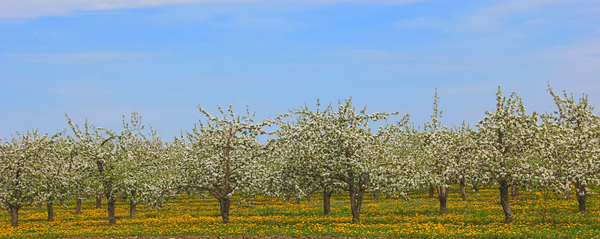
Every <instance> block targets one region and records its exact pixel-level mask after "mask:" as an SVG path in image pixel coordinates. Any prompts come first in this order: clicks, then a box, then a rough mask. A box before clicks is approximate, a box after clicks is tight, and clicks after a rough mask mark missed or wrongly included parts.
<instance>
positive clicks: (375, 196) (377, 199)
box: [373, 190, 379, 202]
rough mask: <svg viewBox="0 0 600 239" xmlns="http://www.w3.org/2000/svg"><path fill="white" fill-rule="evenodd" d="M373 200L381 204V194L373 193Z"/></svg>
mask: <svg viewBox="0 0 600 239" xmlns="http://www.w3.org/2000/svg"><path fill="white" fill-rule="evenodd" d="M373 200H375V202H379V193H377V190H374V191H373Z"/></svg>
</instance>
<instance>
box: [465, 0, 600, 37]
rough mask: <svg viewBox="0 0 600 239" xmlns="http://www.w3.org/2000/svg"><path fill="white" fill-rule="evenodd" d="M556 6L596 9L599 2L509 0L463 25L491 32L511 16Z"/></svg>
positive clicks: (538, 20) (591, 0)
mask: <svg viewBox="0 0 600 239" xmlns="http://www.w3.org/2000/svg"><path fill="white" fill-rule="evenodd" d="M556 5H567V6H571V7H572V6H580V8H578V9H597V8H598V7H599V6H598V5H599V2H598V1H596V0H527V1H523V0H510V1H505V2H501V3H498V4H496V5H493V6H490V7H486V8H483V9H481V10H479V11H477V12H476V13H475V14H473V15H471V16H468V17H465V18H464V23H465V27H466V28H467V29H472V30H483V31H491V30H495V29H496V28H498V27H499V26H501V25H502V24H503V23H504V22H505V21H506V20H507V19H509V18H510V17H512V16H515V15H524V14H530V13H533V12H536V11H539V10H540V9H543V8H546V7H551V6H556ZM538 13H539V12H538ZM528 23H535V24H542V23H548V20H547V19H533V20H529V21H528Z"/></svg>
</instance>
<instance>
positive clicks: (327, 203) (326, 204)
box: [323, 189, 333, 216]
mask: <svg viewBox="0 0 600 239" xmlns="http://www.w3.org/2000/svg"><path fill="white" fill-rule="evenodd" d="M331 194H333V190H331V191H329V190H327V189H325V190H323V215H325V216H329V215H331Z"/></svg>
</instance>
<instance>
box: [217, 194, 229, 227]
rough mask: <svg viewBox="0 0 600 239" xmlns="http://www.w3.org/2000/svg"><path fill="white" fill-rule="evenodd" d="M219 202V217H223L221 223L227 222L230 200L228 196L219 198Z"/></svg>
mask: <svg viewBox="0 0 600 239" xmlns="http://www.w3.org/2000/svg"><path fill="white" fill-rule="evenodd" d="M219 204H220V205H221V218H223V224H227V223H229V206H230V205H231V201H230V199H229V198H219Z"/></svg>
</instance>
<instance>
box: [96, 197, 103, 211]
mask: <svg viewBox="0 0 600 239" xmlns="http://www.w3.org/2000/svg"><path fill="white" fill-rule="evenodd" d="M96 208H97V209H100V208H102V197H101V196H96Z"/></svg>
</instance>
